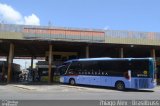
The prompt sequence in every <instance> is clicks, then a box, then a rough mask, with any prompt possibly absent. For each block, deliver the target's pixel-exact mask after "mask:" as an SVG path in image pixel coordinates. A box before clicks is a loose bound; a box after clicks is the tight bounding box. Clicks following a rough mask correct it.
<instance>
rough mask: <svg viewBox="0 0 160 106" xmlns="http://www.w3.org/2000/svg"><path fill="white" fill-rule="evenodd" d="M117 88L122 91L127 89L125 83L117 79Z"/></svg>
mask: <svg viewBox="0 0 160 106" xmlns="http://www.w3.org/2000/svg"><path fill="white" fill-rule="evenodd" d="M115 88H116V89H117V90H120V91H123V90H125V84H124V82H123V81H117V82H116V84H115Z"/></svg>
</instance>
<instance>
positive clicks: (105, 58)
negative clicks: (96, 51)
mask: <svg viewBox="0 0 160 106" xmlns="http://www.w3.org/2000/svg"><path fill="white" fill-rule="evenodd" d="M146 59H147V60H148V59H153V58H150V57H148V58H109V57H102V58H82V59H72V60H68V61H66V62H65V63H68V62H73V61H96V60H146Z"/></svg>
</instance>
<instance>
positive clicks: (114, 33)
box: [105, 30, 160, 40]
mask: <svg viewBox="0 0 160 106" xmlns="http://www.w3.org/2000/svg"><path fill="white" fill-rule="evenodd" d="M105 33H106V36H107V37H111V38H132V39H146V40H160V33H159V32H135V31H118V30H107V31H106V32H105Z"/></svg>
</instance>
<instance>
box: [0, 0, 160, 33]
mask: <svg viewBox="0 0 160 106" xmlns="http://www.w3.org/2000/svg"><path fill="white" fill-rule="evenodd" d="M159 5H160V0H0V21H1V22H3V23H14V24H25V25H43V26H48V24H49V23H51V25H52V26H59V27H76V28H94V29H113V30H131V31H145V32H146V31H147V32H160V24H159V23H160V13H159V12H160V6H159Z"/></svg>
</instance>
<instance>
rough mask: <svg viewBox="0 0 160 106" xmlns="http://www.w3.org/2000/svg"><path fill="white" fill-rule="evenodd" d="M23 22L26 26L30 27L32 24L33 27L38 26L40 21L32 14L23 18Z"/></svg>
mask: <svg viewBox="0 0 160 106" xmlns="http://www.w3.org/2000/svg"><path fill="white" fill-rule="evenodd" d="M24 22H25V24H26V25H32V24H33V25H40V20H39V18H38V17H37V16H36V15H35V14H32V15H30V16H25V17H24Z"/></svg>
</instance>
